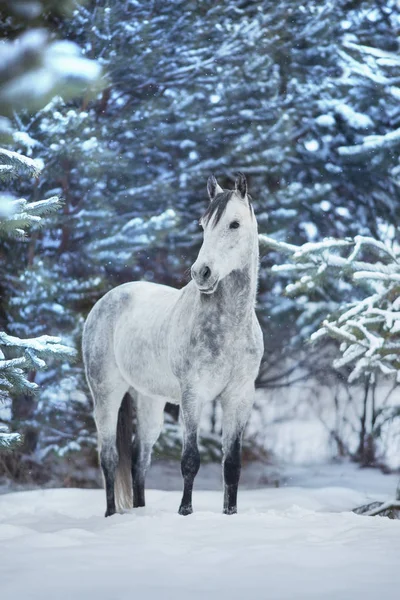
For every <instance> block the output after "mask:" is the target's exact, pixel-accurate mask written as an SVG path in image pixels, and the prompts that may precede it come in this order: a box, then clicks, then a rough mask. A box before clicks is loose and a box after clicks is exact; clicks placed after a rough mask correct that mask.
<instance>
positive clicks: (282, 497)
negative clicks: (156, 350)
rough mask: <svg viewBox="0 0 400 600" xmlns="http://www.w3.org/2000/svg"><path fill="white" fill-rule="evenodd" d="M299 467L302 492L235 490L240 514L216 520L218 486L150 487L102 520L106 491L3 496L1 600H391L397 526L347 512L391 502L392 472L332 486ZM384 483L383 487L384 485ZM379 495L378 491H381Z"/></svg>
mask: <svg viewBox="0 0 400 600" xmlns="http://www.w3.org/2000/svg"><path fill="white" fill-rule="evenodd" d="M321 471H322V473H325V477H322V478H321V475H320V476H318V472H316V471H315V467H313V470H311V471H310V472H308V480H307V477H304V473H303V474H302V473H301V471H298V470H297V471H296V474H294V475H293V480H294V481H296V479H297V480H302V481H303V482H304V484H305V485H304V486H303V487H284V488H272V489H271V488H269V489H257V490H243V489H242V490H240V492H239V510H240V512H239V514H238V515H234V516H225V515H222V514H221V503H222V493H221V492H220V491H218V492H216V491H198V490H196V491H195V493H194V508H195V511H196V512H195V513H194V514H193V515H191V516H189V517H181V516H179V515H178V514H177V513H176V511H177V507H178V504H179V500H180V492H176V491H172V492H166V491H158V490H150V491H148V492H147V506H146V508H143V509H135V510H132V511H130V512H127V513H125V514H123V515H114V516H113V517H111V518H108V519H105V518H104V517H103V511H104V492H103V491H102V490H78V489H53V490H39V491H29V492H17V493H12V494H5V495H3V496H0V545H1V548H2V558H1V561H0V582H1V583H0V595H1V598H2V600H11V599H15V598H24V600H30V599H32V600H34V599H40V600H47V599H49V600H50V599H51V600H54V598H57V600H64V599H65V600H67V599H71V598H73V599H74V600H80V599H82V600H83V599H85V600H91V599H92V598H93V599H96V600H125V599H126V600H128V599H129V600H131V599H135V598H138V599H139V598H140V599H141V600H146V599H153V598H154V599H158V598H162V599H163V600H164V599H165V600H168V599H174V600H181V599H182V600H184V599H185V600H187V598H190V599H197V598H207V599H209V600H212V599H214V598H215V599H218V600H224V599H225V598H226V599H229V600H235V599H236V598H237V599H239V598H240V599H241V600H242V599H243V597H246V598H249V599H251V600H256V599H260V600H261V599H263V600H264V599H265V598H268V599H269V600H274V599H276V600H286V599H287V600H289V599H290V600H292V599H294V598H296V600H303V599H304V600H306V599H307V600H312V599H315V600H321V599H322V598H323V599H324V600H330V599H331V600H347V599H348V600H361V599H362V600H376V599H378V598H385V600H392V599H393V600H394V599H397V598H398V597H399V589H400V570H399V568H398V556H399V553H400V522H399V521H391V520H389V519H387V518H382V517H364V516H358V515H355V514H354V513H352V512H350V510H351V509H352V508H354V507H355V506H358V505H360V504H363V503H365V502H367V501H370V500H371V499H382V500H384V499H387V498H388V497H389V496H388V494H387V493H386V492H387V491H388V490H389V489H390V490H392V489H393V493H394V487H395V486H394V481H395V478H394V477H386V478H385V477H384V476H382V475H379V473H376V472H371V474H372V475H371V476H369V473H370V472H369V471H364V472H361V471H359V473H361V479H360V478H357V476H356V471H355V470H354V471H353V472H348V473H347V476H343V473H342V477H341V478H340V475H339V473H340V472H341V471H340V469H339V470H337V473H336V481H339V482H342V484H344V485H345V486H346V487H339V486H335V485H330V486H329V487H321V488H313V487H310V486H311V484H312V480H313V478H314V477H315V479H314V481H315V483H316V484H317V485H321V484H324V483H325V484H326V483H327V482H329V481H330V482H331V483H333V482H332V477H331V478H329V474H326V468H321ZM381 482H383V484H381ZM383 490H385V493H383V494H382V491H383Z"/></svg>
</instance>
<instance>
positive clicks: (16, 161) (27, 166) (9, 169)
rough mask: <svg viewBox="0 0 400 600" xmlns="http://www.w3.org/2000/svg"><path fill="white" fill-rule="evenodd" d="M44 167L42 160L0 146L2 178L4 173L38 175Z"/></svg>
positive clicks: (0, 172)
mask: <svg viewBox="0 0 400 600" xmlns="http://www.w3.org/2000/svg"><path fill="white" fill-rule="evenodd" d="M42 169H43V164H42V163H41V162H40V161H38V160H34V159H32V158H28V157H27V156H24V155H23V154H18V152H12V151H11V150H6V149H5V148H0V179H1V177H2V175H3V176H4V175H6V176H17V175H20V174H27V175H30V176H31V177H38V176H39V175H40V172H41V171H42Z"/></svg>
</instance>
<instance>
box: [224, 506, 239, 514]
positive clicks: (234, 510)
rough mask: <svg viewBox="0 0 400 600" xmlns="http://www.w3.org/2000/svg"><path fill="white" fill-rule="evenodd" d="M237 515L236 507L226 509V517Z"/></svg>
mask: <svg viewBox="0 0 400 600" xmlns="http://www.w3.org/2000/svg"><path fill="white" fill-rule="evenodd" d="M236 514H237V507H236V506H230V507H228V508H224V515H236Z"/></svg>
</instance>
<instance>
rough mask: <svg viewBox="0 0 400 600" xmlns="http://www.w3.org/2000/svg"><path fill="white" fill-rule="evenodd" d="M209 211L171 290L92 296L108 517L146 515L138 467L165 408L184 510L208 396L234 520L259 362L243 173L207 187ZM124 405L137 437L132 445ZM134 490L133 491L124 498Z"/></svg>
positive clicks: (253, 232) (184, 511)
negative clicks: (179, 432)
mask: <svg viewBox="0 0 400 600" xmlns="http://www.w3.org/2000/svg"><path fill="white" fill-rule="evenodd" d="M207 189H208V194H209V196H210V204H209V206H208V208H207V210H206V212H205V214H204V216H203V217H202V219H201V221H200V223H201V225H202V227H203V229H204V241H203V245H202V247H201V249H200V252H199V255H198V257H197V260H196V262H195V263H194V265H193V266H192V269H191V274H192V280H191V281H190V282H189V283H188V284H187V285H186V286H185V287H184V288H183V289H181V290H177V289H174V288H172V287H168V286H165V285H158V284H155V283H148V282H144V281H139V282H132V283H126V284H123V285H120V286H118V287H116V288H115V289H113V290H111V291H110V292H108V293H107V294H106V295H105V296H104V297H103V298H101V299H100V300H99V301H98V302H97V303H96V305H95V306H94V307H93V309H92V311H91V312H90V314H89V316H88V318H87V321H86V324H85V328H84V332H83V358H84V363H85V368H86V376H87V380H88V383H89V387H90V390H91V393H92V395H93V400H94V418H95V421H96V426H97V431H98V441H99V452H100V463H101V467H102V470H103V474H104V480H105V488H106V495H107V511H106V516H110V515H112V514H114V513H115V512H116V506H117V508H118V509H119V510H122V509H124V508H131V507H132V501H133V505H134V506H135V507H138V506H144V504H145V499H144V484H145V474H146V470H147V468H148V466H149V464H150V458H151V451H152V448H153V445H154V444H155V442H156V441H157V438H158V436H159V434H160V431H161V427H162V424H163V411H164V407H165V403H166V402H173V403H175V404H179V405H180V411H181V416H182V421H183V430H184V433H183V453H182V463H181V469H182V476H183V481H184V490H183V497H182V501H181V505H180V508H179V513H180V514H181V515H188V514H190V513H192V511H193V509H192V489H193V482H194V478H195V476H196V474H197V472H198V470H199V467H200V455H199V451H198V447H197V438H198V429H199V422H200V413H201V408H202V406H203V403H204V402H209V401H212V400H214V399H216V398H218V399H219V400H220V402H221V406H222V410H223V441H222V445H223V455H224V458H223V474H224V488H225V493H224V513H226V514H233V513H235V512H236V510H237V509H236V502H237V488H238V483H239V476H240V465H241V441H242V434H243V430H244V427H245V425H246V422H247V420H248V417H249V414H250V411H251V408H252V405H253V401H254V381H255V379H256V377H257V373H258V370H259V366H260V361H261V357H262V354H263V339H262V333H261V328H260V325H259V323H258V320H257V317H256V313H255V310H254V307H255V301H256V293H257V278H258V234H257V222H256V219H255V216H254V211H253V208H252V206H251V203H250V199H249V196H248V195H247V183H246V179H245V177H244V175H242V174H241V173H240V174H239V175H238V177H237V178H236V181H235V189H234V190H223V189H222V188H221V187H220V186H219V185H218V183H217V181H216V179H215V177H213V176H212V177H210V178H209V180H208V185H207ZM132 399H133V400H134V401H135V402H136V415H137V429H136V435H135V438H134V442H133V444H132ZM132 487H133V494H132Z"/></svg>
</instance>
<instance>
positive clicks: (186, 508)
mask: <svg viewBox="0 0 400 600" xmlns="http://www.w3.org/2000/svg"><path fill="white" fill-rule="evenodd" d="M200 410H201V401H200V398H198V397H197V396H196V395H195V394H193V393H191V392H184V393H183V394H182V404H181V415H182V422H183V452H182V460H181V471H182V477H183V496H182V500H181V505H180V507H179V511H178V512H179V514H180V515H190V514H192V512H193V507H192V492H193V483H194V478H195V477H196V475H197V473H198V470H199V468H200V453H199V449H198V443H197V437H198V428H199V421H200Z"/></svg>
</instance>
